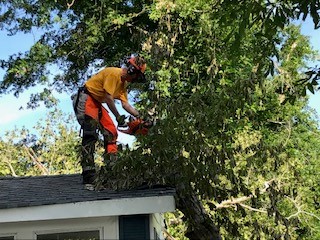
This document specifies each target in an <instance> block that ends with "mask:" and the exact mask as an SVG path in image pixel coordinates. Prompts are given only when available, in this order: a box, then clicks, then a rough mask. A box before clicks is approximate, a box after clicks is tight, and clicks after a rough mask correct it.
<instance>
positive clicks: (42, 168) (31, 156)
mask: <svg viewBox="0 0 320 240" xmlns="http://www.w3.org/2000/svg"><path fill="white" fill-rule="evenodd" d="M24 148H25V150H26V152H27V154H28V155H29V157H30V158H31V159H32V161H33V162H34V163H35V164H36V165H37V166H38V168H39V169H40V170H41V171H42V173H43V174H44V175H49V171H48V169H47V168H46V167H45V166H44V165H43V164H42V163H41V162H40V161H39V160H38V157H37V156H36V154H35V152H34V151H33V149H31V148H28V147H27V146H26V145H24Z"/></svg>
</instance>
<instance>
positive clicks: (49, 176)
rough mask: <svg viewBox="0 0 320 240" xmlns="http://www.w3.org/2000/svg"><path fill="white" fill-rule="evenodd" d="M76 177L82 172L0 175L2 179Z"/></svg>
mask: <svg viewBox="0 0 320 240" xmlns="http://www.w3.org/2000/svg"><path fill="white" fill-rule="evenodd" d="M68 176H70V177H74V176H80V173H72V174H52V175H50V174H49V175H27V176H17V177H15V176H0V181H1V180H12V179H17V180H19V179H27V178H33V179H35V178H56V177H68Z"/></svg>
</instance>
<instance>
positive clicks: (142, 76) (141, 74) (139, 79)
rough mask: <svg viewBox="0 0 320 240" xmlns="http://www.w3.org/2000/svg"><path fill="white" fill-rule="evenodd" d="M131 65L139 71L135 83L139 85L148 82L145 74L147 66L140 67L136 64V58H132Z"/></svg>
mask: <svg viewBox="0 0 320 240" xmlns="http://www.w3.org/2000/svg"><path fill="white" fill-rule="evenodd" d="M129 63H130V64H131V65H132V66H134V68H135V69H136V70H137V77H136V79H135V82H139V83H144V82H146V81H147V79H146V76H145V74H144V72H145V71H146V68H147V64H146V63H145V64H142V65H141V66H138V65H137V64H136V63H135V58H134V57H133V58H130V59H129Z"/></svg>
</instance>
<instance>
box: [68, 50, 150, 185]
mask: <svg viewBox="0 0 320 240" xmlns="http://www.w3.org/2000/svg"><path fill="white" fill-rule="evenodd" d="M145 70H146V62H145V60H144V59H143V58H142V57H140V56H131V57H130V58H129V59H128V60H127V63H126V65H125V66H124V67H122V68H117V67H107V68H105V69H103V70H101V71H100V72H98V73H97V74H96V75H94V76H92V77H91V78H90V79H89V80H88V81H87V82H86V83H85V86H84V87H83V88H80V90H79V92H78V96H77V98H76V99H74V109H75V112H76V115H77V118H78V121H79V123H80V125H81V126H82V129H83V136H82V158H81V167H82V177H83V183H84V184H91V183H93V181H94V178H95V163H94V152H95V143H96V141H97V140H98V130H99V131H100V132H101V133H102V134H103V137H104V146H105V155H106V156H105V159H106V161H109V162H105V164H107V165H108V164H110V161H113V160H115V159H116V154H117V144H116V141H117V137H118V133H117V128H116V126H115V124H114V123H113V121H112V119H111V117H110V115H109V112H108V111H107V110H106V109H105V108H104V107H103V106H102V103H106V104H107V105H108V107H109V109H110V111H111V112H112V114H113V115H114V116H115V117H116V120H117V123H118V126H120V127H121V126H125V116H124V115H120V114H119V112H118V110H117V108H116V106H115V103H114V100H115V99H118V100H120V101H121V104H122V107H123V109H124V110H126V111H127V112H128V113H129V114H131V115H133V116H134V117H138V116H139V112H138V111H137V110H136V109H135V108H134V107H132V106H131V105H130V104H129V102H128V97H127V90H126V87H127V84H128V83H130V82H145V80H146V79H145V75H144V72H145Z"/></svg>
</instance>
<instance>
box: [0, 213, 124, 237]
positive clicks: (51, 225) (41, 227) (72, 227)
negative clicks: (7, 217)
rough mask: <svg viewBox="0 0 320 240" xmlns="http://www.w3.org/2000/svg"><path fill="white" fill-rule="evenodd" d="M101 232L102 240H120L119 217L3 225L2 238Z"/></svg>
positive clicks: (0, 232) (1, 229)
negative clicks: (7, 236) (91, 231)
mask: <svg viewBox="0 0 320 240" xmlns="http://www.w3.org/2000/svg"><path fill="white" fill-rule="evenodd" d="M90 230H99V231H100V239H118V238H119V229H118V217H99V218H82V219H66V220H47V221H31V222H18V223H1V224H0V237H1V236H6V235H11V234H13V235H14V236H15V240H19V239H36V235H37V234H48V233H61V232H77V231H90Z"/></svg>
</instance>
